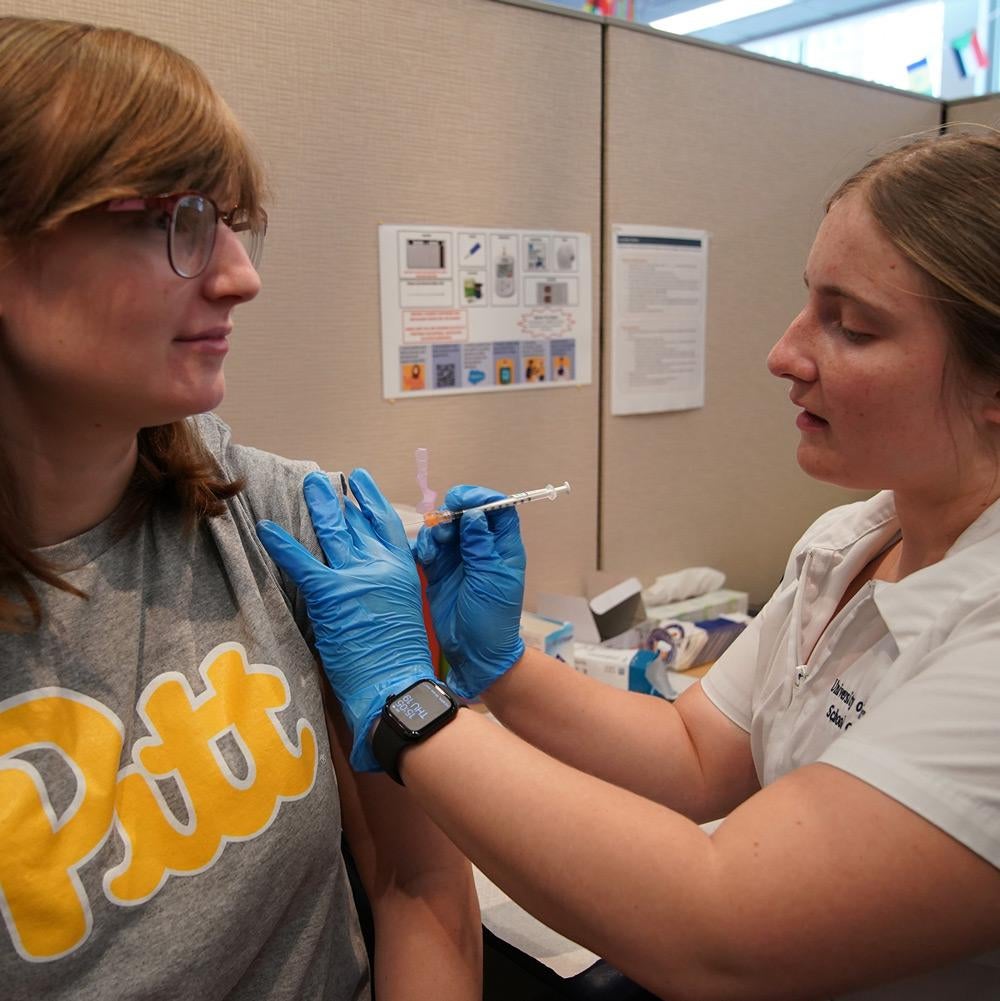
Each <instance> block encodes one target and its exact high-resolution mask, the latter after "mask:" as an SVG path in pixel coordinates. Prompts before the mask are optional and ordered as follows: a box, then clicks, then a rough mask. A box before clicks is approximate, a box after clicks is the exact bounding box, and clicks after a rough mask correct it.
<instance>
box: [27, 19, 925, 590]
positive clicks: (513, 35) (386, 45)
mask: <svg viewBox="0 0 1000 1001" xmlns="http://www.w3.org/2000/svg"><path fill="white" fill-rule="evenodd" d="M8 8H9V9H10V10H11V12H12V13H23V14H33V15H42V16H50V17H68V18H74V19H87V20H93V21H97V22H99V23H104V24H112V25H120V26H123V27H127V28H131V29H134V30H137V31H140V32H142V33H145V34H149V35H152V36H153V37H155V38H159V39H161V40H163V41H165V42H168V43H169V44H172V45H174V46H175V47H177V48H178V49H180V50H181V51H182V52H184V53H185V54H187V55H188V56H190V57H191V58H193V59H194V60H195V61H196V62H198V63H199V64H200V65H201V66H202V67H204V69H205V70H206V71H207V72H208V74H209V75H210V76H211V78H212V79H213V80H214V81H215V83H216V84H217V86H218V87H219V88H220V89H221V91H222V92H223V93H224V95H225V96H226V97H227V99H228V100H229V101H230V103H231V104H232V105H233V107H234V108H235V110H236V112H237V114H238V115H239V117H240V118H241V120H242V121H243V122H244V123H245V124H246V126H247V127H248V128H249V130H250V131H251V133H252V134H253V135H254V136H255V138H256V141H257V143H258V145H259V148H260V150H261V152H262V154H263V157H264V159H265V161H266V163H267V165H268V168H269V170H270V177H271V185H272V189H273V198H272V200H271V205H270V207H271V226H270V231H269V233H268V239H267V246H266V248H265V254H264V264H263V271H262V275H263V279H264V290H263V292H262V293H261V295H260V297H259V299H258V300H257V302H256V303H254V304H252V305H249V306H245V307H242V308H241V309H240V310H239V311H238V313H237V331H236V334H235V335H234V341H233V351H232V354H231V355H230V360H229V362H228V369H227V372H228V378H229V391H228V396H227V399H226V402H225V403H224V405H223V407H222V409H221V413H222V415H223V416H224V417H225V418H226V419H227V420H228V421H229V422H230V423H231V424H232V427H233V429H234V432H235V435H236V437H237V439H238V440H240V441H243V442H246V443H251V444H255V445H258V446H259V447H262V448H265V449H270V450H274V451H278V452H281V453H284V454H288V455H292V456H301V457H311V458H314V459H316V460H317V461H318V462H320V463H321V464H322V465H323V466H325V467H327V468H344V469H348V468H350V467H352V466H354V465H364V466H367V467H368V468H369V469H371V470H372V472H373V473H374V474H375V475H376V477H377V478H378V479H379V481H380V482H381V483H382V484H383V486H384V487H385V488H386V490H387V492H388V493H389V495H390V496H391V497H392V499H394V500H397V501H401V502H409V503H412V502H415V501H416V500H417V498H418V494H417V489H416V486H415V481H414V461H413V451H414V449H415V448H416V447H418V446H426V447H427V448H429V449H430V455H431V458H430V478H431V483H432V485H433V486H436V487H438V488H442V489H443V488H445V487H446V486H447V485H449V484H451V483H454V482H483V483H487V484H491V485H494V486H496V487H499V488H500V489H503V490H516V489H526V488H531V487H537V486H541V485H543V484H545V483H547V482H550V481H556V482H559V481H562V480H564V479H565V480H570V481H571V483H572V485H573V493H572V495H571V496H570V497H569V498H566V499H560V500H559V501H557V502H556V503H554V504H551V505H548V504H541V505H538V504H536V505H534V506H533V508H532V509H531V510H530V511H529V512H526V513H525V516H524V519H523V524H524V533H525V536H526V540H527V544H528V550H529V581H528V583H529V587H528V605H529V607H530V606H531V602H532V600H533V595H534V593H535V592H537V591H538V590H567V589H568V590H577V589H578V588H580V586H581V585H582V582H583V578H584V576H585V574H586V573H587V572H588V571H590V570H592V569H594V568H595V567H596V566H597V565H598V563H599V562H600V563H603V565H604V567H606V568H608V569H612V570H616V571H622V572H627V573H630V574H637V575H639V576H640V577H642V578H643V579H644V580H645V581H649V580H650V579H651V578H652V576H654V575H655V574H657V573H662V572H666V571H669V570H674V569H678V568H680V567H683V566H686V565H691V564H711V565H714V566H718V567H720V568H721V569H723V570H725V571H726V572H727V573H728V575H729V581H730V583H731V584H732V585H733V586H735V587H740V588H744V589H747V590H749V591H750V592H751V594H752V596H753V599H754V601H760V600H762V599H763V598H764V597H766V595H767V593H768V592H769V591H770V590H771V588H772V586H773V585H774V583H775V581H776V579H777V577H778V575H779V574H780V573H781V570H782V565H783V561H784V557H785V554H786V552H787V549H788V547H789V545H790V544H791V543H792V542H793V541H794V539H795V538H796V536H797V535H798V534H799V533H800V531H801V530H802V529H803V528H804V527H805V525H807V524H808V523H809V522H810V521H811V520H812V519H813V517H815V515H816V514H817V513H818V512H819V511H820V510H822V509H823V508H825V507H826V506H828V505H829V504H832V503H836V502H837V501H838V500H840V499H841V498H842V497H843V496H844V495H843V494H842V493H841V492H838V491H836V490H833V489H829V488H825V487H823V486H820V485H817V484H815V483H812V482H811V481H809V480H808V479H807V478H806V477H804V476H803V475H802V474H801V473H799V472H798V471H797V468H796V466H795V459H794V452H795V441H796V432H795V429H794V427H793V425H792V420H793V414H792V408H791V407H790V405H789V404H788V402H787V400H786V398H785V396H786V391H785V389H784V388H783V387H782V385H781V384H779V383H777V382H776V381H774V380H772V379H771V378H770V377H769V376H768V375H767V373H766V371H765V369H764V358H765V355H766V353H767V350H768V348H769V346H770V344H771V343H772V342H773V340H774V339H775V338H776V337H777V336H778V335H779V334H780V332H781V331H782V330H783V328H784V325H785V324H786V323H787V321H788V320H789V319H790V318H791V316H792V315H794V313H795V312H796V310H797V309H798V308H799V305H800V303H801V301H802V295H803V293H802V287H801V273H802V267H803V263H804V260H805V255H806V252H807V250H808V247H809V243H810V240H811V237H812V234H813V231H814V228H815V225H816V223H817V222H818V220H819V218H820V214H821V206H822V202H823V198H824V195H825V194H827V193H828V192H829V191H830V190H831V188H832V187H833V185H834V184H835V183H836V182H837V180H838V179H839V178H840V177H841V176H842V175H843V174H844V173H845V172H846V171H848V170H850V169H851V168H853V167H854V166H856V165H857V164H858V163H860V162H861V161H862V160H863V159H864V158H865V157H866V156H867V155H868V153H869V152H870V151H871V150H872V149H874V148H875V147H877V146H879V144H880V143H883V142H885V141H886V140H889V139H891V138H892V137H894V136H898V135H900V134H903V133H908V132H912V131H916V130H918V129H922V128H926V127H929V126H933V125H935V124H936V123H937V121H938V119H939V115H940V105H939V104H938V103H937V102H933V101H929V100H923V99H920V98H915V97H908V96H905V95H902V94H898V93H895V92H890V91H887V90H884V89H879V88H875V87H869V86H866V85H863V84H859V83H852V82H848V81H846V80H843V79H838V78H834V77H830V76H825V75H821V74H816V73H812V72H809V71H803V70H799V69H796V68H792V67H789V66H785V65H781V64H776V63H770V62H768V61H765V60H761V59H758V58H755V57H751V56H747V55H742V54H739V53H736V52H731V51H726V50H722V49H718V48H715V47H711V46H704V45H698V44H692V43H687V42H684V41H681V40H677V39H675V38H672V37H669V36H665V35H662V34H658V33H655V32H651V31H649V30H646V29H638V28H631V27H626V26H624V25H621V24H620V23H615V22H607V21H604V20H601V19H599V18H592V17H587V16H583V15H574V14H572V13H568V12H565V11H561V10H557V9H553V8H543V7H540V6H538V5H533V4H530V3H527V4H518V3H508V2H496V0H425V2H421V3H413V2H411V0H366V2H365V3H354V2H348V0H300V2H298V3H296V4H294V5H292V6H288V5H287V4H283V3H278V2H277V0H255V2H253V3H243V2H238V0H217V2H215V3H212V4H204V3H201V2H196V0H167V2H163V0H12V2H11V3H10V4H8ZM602 90H603V93H602ZM602 161H603V162H602ZM602 185H603V189H602ZM602 209H603V216H602ZM602 218H603V220H604V222H606V223H609V224H610V223H615V222H624V223H653V224H659V225H669V226H685V227H693V228H698V229H706V230H708V231H709V233H710V234H711V246H710V253H709V276H708V283H709V285H708V348H707V362H708V364H707V393H706V402H705V406H704V407H703V408H701V409H698V410H693V411H686V412H679V413H672V414H656V415H651V416H642V417H611V416H610V413H609V410H608V404H607V402H606V399H604V398H602V394H601V392H600V386H601V381H602V378H603V380H604V384H605V386H606V385H607V375H606V371H605V373H604V374H603V376H602V372H601V366H600V365H598V364H597V361H598V358H599V356H600V357H602V358H603V363H604V365H605V366H606V365H607V359H608V347H609V341H608V339H609V333H608V331H609V327H608V322H609V314H608V309H607V293H608V284H607V277H606V275H607V269H606V268H605V269H604V271H603V272H602V268H601V250H602V247H603V241H602ZM379 223H390V224H404V223H405V224H415V225H420V224H436V225H441V226H465V225H472V226H479V227H484V228H486V227H489V228H494V227H508V228H518V229H521V228H524V229H527V228H534V227H538V228H544V229H546V230H564V231H565V230H568V231H582V232H586V233H589V234H591V237H592V241H593V243H592V249H593V254H594V258H593V290H594V292H593V305H594V311H593V316H594V330H593V333H592V343H593V348H594V358H595V381H594V383H593V384H592V385H590V386H583V387H569V388H561V389H556V388H550V389H544V390H537V391H535V390H532V391H519V392H514V393H489V394H483V395H481V396H469V395H460V396H451V397H444V398H439V399H428V398H425V399H411V400H403V401H399V402H396V403H391V402H387V401H385V400H384V399H383V398H382V391H381V385H382V383H381V350H380V332H379V324H380V309H379V291H378V258H377V226H378V225H379ZM605 263H606V262H605ZM602 273H603V274H604V275H605V277H604V279H603V288H604V293H605V295H604V299H605V302H604V309H603V321H604V332H603V335H601V336H599V333H600V332H599V330H598V326H599V321H600V320H601V315H602V311H601V308H600V307H601V303H600V299H601V296H600V292H601V286H602V279H601V275H602ZM602 341H603V346H602V344H601V342H602ZM599 497H600V504H599V503H598V500H599Z"/></svg>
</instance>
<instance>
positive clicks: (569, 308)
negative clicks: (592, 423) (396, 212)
mask: <svg viewBox="0 0 1000 1001" xmlns="http://www.w3.org/2000/svg"><path fill="white" fill-rule="evenodd" d="M378 240H379V276H380V290H381V301H382V394H383V396H384V397H385V398H386V399H390V400H392V399H398V398H406V397H409V398H418V397H427V396H447V395H450V394H453V393H493V392H496V393H510V392H514V391H517V390H535V389H548V388H550V387H551V388H559V387H562V388H565V387H568V386H574V385H576V386H579V385H586V384H587V383H589V382H590V378H591V376H590V344H591V339H592V330H591V316H590V313H591V273H590V271H591V269H590V236H589V234H587V233H563V232H554V231H551V230H545V229H523V230H522V229H476V228H473V227H449V226H409V225H406V226H397V225H382V226H379V229H378Z"/></svg>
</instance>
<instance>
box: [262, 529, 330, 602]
mask: <svg viewBox="0 0 1000 1001" xmlns="http://www.w3.org/2000/svg"><path fill="white" fill-rule="evenodd" d="M257 538H258V539H260V541H261V544H262V545H263V546H264V548H265V549H266V550H267V553H268V555H269V556H270V557H271V559H272V560H274V562H275V563H276V564H277V565H278V566H279V567H280V568H281V569H282V570H284V572H285V573H286V574H288V576H289V577H291V579H292V580H293V581H295V584H296V586H297V587H298V588H299V589H300V590H302V591H306V590H307V589H306V586H305V585H306V584H307V583H308V579H309V578H310V577H311V576H312V575H313V574H314V573H315V571H316V570H324V569H325V567H324V566H323V564H322V563H320V562H319V560H317V559H316V557H315V556H313V555H312V553H310V552H309V551H308V550H307V549H306V548H305V547H304V546H303V545H302V544H301V543H299V542H298V541H296V540H295V539H293V538H292V537H291V536H290V535H289V534H288V533H287V532H286V531H285V530H284V529H283V528H282V527H281V526H280V525H276V524H275V523H274V522H273V521H258V522H257Z"/></svg>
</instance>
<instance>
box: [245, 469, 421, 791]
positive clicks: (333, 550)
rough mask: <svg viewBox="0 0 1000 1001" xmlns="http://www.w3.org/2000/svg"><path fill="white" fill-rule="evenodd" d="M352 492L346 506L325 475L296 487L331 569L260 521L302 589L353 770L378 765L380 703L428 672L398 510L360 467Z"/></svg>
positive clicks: (413, 573) (262, 533)
mask: <svg viewBox="0 0 1000 1001" xmlns="http://www.w3.org/2000/svg"><path fill="white" fill-rule="evenodd" d="M349 482H350V485H351V491H352V493H353V494H354V496H355V497H356V498H357V501H358V503H357V504H354V503H353V502H352V501H350V500H347V501H346V502H345V504H344V507H343V510H342V509H341V506H340V500H339V498H338V497H337V494H336V492H335V491H334V489H333V487H332V486H331V485H330V481H329V480H328V479H327V477H326V476H325V475H324V474H323V473H310V474H309V475H308V476H306V478H305V482H304V484H303V493H304V495H305V499H306V504H307V505H308V507H309V514H310V516H311V517H312V522H313V528H314V529H315V530H316V538H317V539H318V540H319V544H320V546H321V547H322V548H323V552H324V554H325V555H326V558H327V561H328V562H329V564H330V565H329V566H325V565H324V564H323V563H321V562H320V561H319V560H317V559H316V558H315V557H314V556H313V555H312V554H311V553H310V552H308V551H307V550H306V549H305V548H304V547H303V546H302V545H300V544H299V543H298V542H296V541H295V539H293V538H292V537H291V536H290V535H289V534H288V533H287V532H286V531H285V530H284V529H283V528H280V527H279V526H278V525H275V524H274V523H273V522H270V521H260V522H258V523H257V535H258V537H259V538H260V541H261V542H262V543H263V544H264V548H265V549H266V550H267V551H268V553H269V554H270V555H271V559H273V560H274V562H275V563H277V564H278V566H279V567H281V569H282V570H284V571H285V573H286V574H288V576H289V577H291V578H292V580H293V581H294V582H295V584H296V586H297V587H298V588H299V590H300V591H301V592H302V595H303V597H304V598H305V601H306V607H307V608H308V610H309V618H310V619H311V620H312V624H313V628H314V630H315V634H316V647H317V649H318V650H319V653H320V656H321V658H322V660H323V668H324V670H325V672H326V676H327V678H328V679H329V681H330V685H331V686H332V687H333V691H334V694H335V695H336V696H337V698H338V700H339V701H340V704H341V706H342V707H343V710H344V716H345V717H346V719H347V722H348V724H349V725H350V727H351V732H352V733H353V734H354V745H353V747H352V749H351V767H352V768H354V769H355V770H356V771H363V772H375V771H379V770H380V768H379V765H378V762H377V761H376V760H375V756H374V755H373V754H372V751H371V747H370V742H369V737H370V735H371V728H372V724H373V723H374V722H375V720H376V718H377V717H378V716H379V713H380V712H381V711H382V707H383V706H384V705H385V700H386V699H387V698H388V697H389V696H390V695H395V694H397V693H398V692H400V691H401V690H402V689H404V688H406V687H408V686H409V685H412V684H413V683H414V682H416V681H419V680H421V679H422V678H433V677H434V670H433V668H432V666H431V656H430V650H429V648H428V646H427V631H426V630H425V629H424V618H423V610H422V604H421V595H420V578H419V576H418V574H417V567H416V564H415V563H414V562H413V556H412V554H411V553H410V547H409V544H408V542H407V539H406V532H405V531H404V530H403V524H402V522H401V521H400V520H399V515H397V514H396V512H395V511H394V510H393V509H392V507H391V505H390V504H389V503H388V501H386V499H385V498H384V497H383V496H382V494H381V492H380V491H379V489H378V487H377V486H376V485H375V481H374V480H373V479H372V478H371V476H370V475H369V474H368V473H367V472H366V471H365V470H364V469H356V470H354V472H353V473H351V475H350V477H349Z"/></svg>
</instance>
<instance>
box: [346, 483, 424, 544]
mask: <svg viewBox="0 0 1000 1001" xmlns="http://www.w3.org/2000/svg"><path fill="white" fill-rule="evenodd" d="M348 481H349V482H350V484H351V493H353V494H354V496H355V497H356V498H357V499H358V505H359V507H360V509H361V513H362V514H363V515H364V516H365V520H366V521H367V522H368V524H369V526H370V528H371V530H372V531H373V532H374V534H375V535H376V536H377V537H378V538H379V539H381V540H382V541H383V542H387V543H389V544H391V545H393V546H396V547H397V548H398V549H403V550H409V548H410V543H409V540H408V539H407V538H406V529H404V528H403V522H402V521H401V520H400V517H399V515H398V514H397V513H396V511H395V509H394V508H393V506H392V505H391V504H390V503H389V502H388V501H387V500H386V499H385V497H384V496H383V495H382V491H381V490H379V488H378V484H377V483H376V482H375V480H374V479H372V475H371V473H369V472H368V470H367V469H355V470H354V472H353V473H351V475H350V476H349V477H348Z"/></svg>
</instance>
